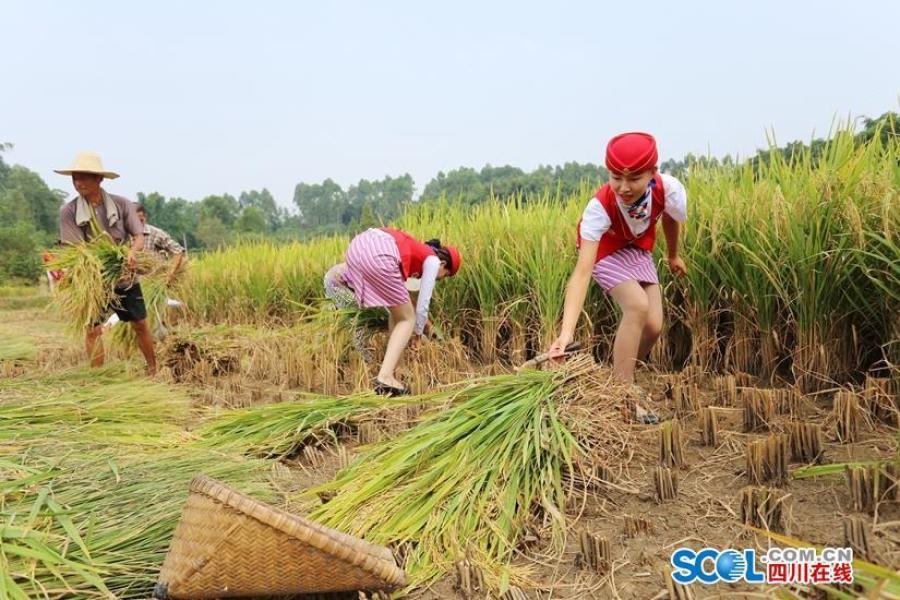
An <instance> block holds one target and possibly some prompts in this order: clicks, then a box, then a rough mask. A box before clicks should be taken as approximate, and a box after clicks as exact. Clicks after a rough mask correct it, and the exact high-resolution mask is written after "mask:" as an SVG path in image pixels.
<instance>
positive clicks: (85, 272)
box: [47, 234, 159, 333]
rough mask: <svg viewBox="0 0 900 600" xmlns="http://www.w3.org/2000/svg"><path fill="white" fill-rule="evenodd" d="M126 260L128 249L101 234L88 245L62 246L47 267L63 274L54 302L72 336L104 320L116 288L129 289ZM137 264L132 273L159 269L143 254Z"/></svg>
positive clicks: (150, 256)
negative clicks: (123, 287) (66, 322)
mask: <svg viewBox="0 0 900 600" xmlns="http://www.w3.org/2000/svg"><path fill="white" fill-rule="evenodd" d="M127 256H128V248H127V247H125V246H120V245H118V244H116V243H115V242H113V241H112V238H110V237H109V235H106V234H102V235H98V236H96V237H95V238H94V239H92V240H91V241H89V242H80V243H78V244H69V245H66V246H64V247H63V248H61V249H60V250H59V252H58V253H57V255H56V257H55V258H54V259H53V260H52V261H51V262H50V263H49V264H48V266H47V268H48V269H53V270H62V271H64V272H65V276H64V277H63V278H62V280H61V281H60V282H59V285H58V286H57V288H56V294H55V297H54V302H55V303H56V304H57V306H59V308H60V310H61V311H62V312H63V313H64V314H65V315H67V317H68V321H69V325H70V327H71V329H72V331H73V332H75V333H82V332H83V331H84V329H85V328H86V327H89V326H91V325H94V324H97V323H101V322H102V321H103V320H104V319H105V318H106V317H107V310H108V307H109V306H111V305H112V304H113V302H114V301H115V291H114V290H115V287H116V285H117V284H120V283H122V284H123V285H128V284H129V283H130V281H132V280H133V279H132V274H130V273H129V272H128V271H127V268H126V267H125V259H126V258H127ZM137 263H138V264H137V266H136V269H135V272H136V273H147V272H150V271H152V270H154V269H155V268H156V267H157V266H158V264H159V259H158V258H157V257H156V256H154V255H152V254H149V253H144V252H142V253H139V255H138V257H137Z"/></svg>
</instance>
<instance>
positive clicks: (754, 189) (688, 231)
mask: <svg viewBox="0 0 900 600" xmlns="http://www.w3.org/2000/svg"><path fill="white" fill-rule="evenodd" d="M685 181H686V185H687V188H688V194H689V198H690V205H689V221H688V223H687V226H686V228H685V230H684V233H683V236H682V249H683V257H684V258H685V261H686V262H687V264H688V275H687V277H686V278H684V279H681V280H673V279H671V278H670V277H669V276H668V274H667V273H665V267H664V266H663V265H662V264H661V265H660V273H661V276H662V277H663V286H664V294H665V302H666V327H665V331H664V334H663V338H662V339H661V342H660V343H659V344H658V345H657V347H656V348H655V349H654V352H653V354H652V356H651V357H650V359H649V360H648V361H647V363H646V364H644V365H642V366H641V367H640V368H639V370H638V375H637V377H638V382H639V383H640V384H642V385H643V386H644V387H645V388H647V389H648V390H650V391H652V393H653V406H652V408H653V409H654V410H656V411H657V413H658V414H660V415H661V416H662V417H663V419H662V422H661V423H660V424H658V425H637V424H631V423H629V421H628V419H627V418H626V415H625V405H624V393H623V389H622V387H621V386H620V385H618V384H617V383H616V382H615V381H614V380H613V379H612V378H611V376H610V372H609V368H608V366H609V354H610V348H611V342H612V336H613V334H614V331H615V326H616V322H617V314H616V309H615V307H614V306H613V305H612V304H611V303H610V302H609V301H608V300H607V299H606V298H605V297H603V296H602V294H600V293H598V290H596V289H594V290H592V292H591V294H590V296H589V299H588V303H587V305H586V308H585V314H584V315H583V321H582V324H583V326H582V327H581V328H580V334H581V336H582V339H581V341H582V342H583V343H584V345H585V347H586V348H590V351H589V352H585V353H582V354H580V355H577V356H576V357H575V358H573V359H570V360H569V361H568V362H567V363H565V364H559V365H552V366H551V368H549V369H547V370H526V371H521V372H519V371H516V370H515V367H516V366H517V365H519V364H521V363H522V362H524V361H525V360H527V359H529V358H531V357H533V356H534V355H535V354H536V353H538V352H540V351H542V350H543V349H545V348H546V347H547V346H549V344H550V343H551V341H552V340H553V338H554V337H555V334H556V328H557V324H558V319H559V317H560V315H561V312H562V303H563V296H564V291H565V286H566V281H567V278H568V275H569V273H570V270H571V268H572V265H573V264H574V260H575V247H574V246H575V245H574V241H575V223H576V222H577V220H578V217H579V214H580V212H581V210H582V209H583V206H584V203H585V201H586V198H588V197H589V196H590V195H591V193H592V191H593V190H591V189H590V188H587V187H586V188H585V190H584V193H583V194H579V195H577V196H574V197H558V196H557V195H555V194H553V193H552V192H548V193H547V194H546V195H544V196H543V197H540V198H527V199H526V198H522V199H518V200H514V201H508V202H500V201H490V202H486V203H484V204H480V205H477V206H475V207H465V208H463V207H460V206H458V205H455V204H453V203H440V202H434V203H429V204H426V205H419V206H414V207H412V208H411V209H410V210H409V211H408V212H407V213H406V214H405V215H404V216H403V217H402V218H401V219H400V220H399V221H398V222H396V223H394V225H396V226H398V227H401V228H403V229H407V230H409V231H410V232H412V233H414V234H416V235H419V236H422V237H423V238H430V237H440V238H441V240H442V241H446V242H449V243H453V244H454V245H458V246H459V247H460V248H461V250H462V252H463V256H464V264H463V268H462V269H461V271H460V272H459V274H458V276H457V277H455V278H453V279H451V280H447V281H442V282H441V283H440V284H439V285H438V289H437V290H436V292H435V297H434V300H433V304H432V305H433V320H434V321H435V323H436V324H437V325H438V329H439V331H440V337H439V339H435V340H429V341H425V342H423V343H421V344H419V345H417V346H415V347H412V348H410V349H409V350H408V351H407V353H406V355H405V356H404V360H403V363H402V365H401V369H400V377H401V379H403V380H404V381H406V382H408V383H409V384H410V386H411V387H412V389H413V391H414V392H416V394H417V395H414V396H410V397H403V398H398V399H388V398H382V397H377V396H374V395H373V394H372V393H371V392H369V387H370V381H371V378H372V377H373V375H374V374H375V372H376V370H377V367H376V366H374V365H372V364H366V363H365V362H363V360H362V359H361V357H360V356H359V355H358V354H357V353H356V352H355V351H354V350H353V347H352V344H351V326H352V325H353V324H355V323H362V324H366V326H367V327H368V328H369V329H370V331H371V335H370V336H369V338H368V342H369V344H370V346H371V347H372V349H373V351H374V353H375V355H376V356H379V355H380V352H381V351H383V347H384V343H385V339H386V333H385V327H384V323H383V319H382V317H381V315H378V314H354V313H348V312H347V311H337V310H334V309H332V308H330V307H329V306H328V304H327V303H326V302H325V301H324V299H323V297H322V296H323V292H322V276H323V274H324V272H325V271H326V270H327V269H328V268H329V267H330V266H331V265H332V264H334V263H336V262H339V261H340V260H341V257H342V253H343V250H344V248H345V247H346V244H347V242H348V238H341V237H334V238H323V239H319V240H315V241H311V242H308V243H303V244H299V243H298V244H292V245H290V244H289V245H271V244H264V243H257V244H248V245H243V246H238V247H232V248H227V249H224V250H221V251H218V252H214V253H211V254H207V255H205V256H203V257H202V258H200V259H197V260H193V261H191V263H190V265H189V268H188V270H187V272H186V273H185V274H184V276H183V277H182V278H181V279H180V282H179V284H178V286H177V287H176V288H174V289H170V290H166V293H168V294H169V295H170V296H172V297H177V298H179V299H180V300H183V301H184V302H185V303H186V305H187V309H186V310H184V311H173V312H171V313H165V312H164V311H165V309H161V310H162V311H163V312H162V313H160V312H157V314H156V319H158V320H159V321H160V323H162V322H164V325H165V326H164V328H163V329H162V330H160V329H157V331H158V332H160V333H164V334H165V335H164V336H161V337H162V338H163V339H161V341H160V342H159V343H158V346H157V352H158V356H159V361H160V365H161V372H160V373H159V374H158V375H157V376H156V377H153V378H148V377H146V376H144V375H143V363H142V360H141V358H140V355H139V353H137V352H136V351H133V350H130V346H129V344H127V343H114V344H112V352H111V353H110V354H111V355H110V357H109V360H108V364H107V366H106V367H104V368H102V369H94V370H90V369H87V368H86V367H85V362H86V360H85V358H84V356H83V352H82V351H81V348H80V342H79V341H78V340H76V339H74V338H73V337H72V336H71V334H70V333H68V329H70V328H71V323H70V320H68V319H66V317H65V315H63V314H61V313H60V311H59V309H58V308H56V307H55V306H56V305H55V304H52V303H51V304H47V305H46V306H44V304H46V303H47V302H48V301H49V300H50V299H49V298H48V296H47V294H46V293H41V292H39V291H36V290H31V289H10V290H7V291H6V292H3V291H2V290H0V339H2V345H0V598H17V599H18V598H111V597H116V598H148V597H151V595H152V592H153V587H154V583H155V582H156V579H157V576H158V574H159V570H160V567H161V565H162V562H163V558H164V556H165V554H166V551H167V549H168V547H169V542H170V540H171V536H172V533H173V531H174V528H175V526H176V524H177V522H178V519H179V516H180V513H181V509H182V507H183V505H184V502H185V500H186V498H187V495H188V484H189V482H190V481H191V479H192V478H193V477H194V476H196V475H199V474H205V475H208V476H211V477H214V478H216V479H218V480H220V481H222V482H224V483H226V484H228V485H229V486H232V487H234V488H235V489H237V490H239V491H241V492H243V493H245V494H248V495H251V496H253V497H256V498H259V499H261V500H264V501H267V502H270V503H271V504H273V505H275V506H277V507H280V508H284V509H286V510H289V511H291V512H294V513H296V514H300V515H303V516H306V517H308V518H310V519H312V520H314V521H317V522H319V523H322V524H324V525H327V526H330V527H334V528H336V529H339V530H341V531H344V532H346V533H350V534H353V535H357V536H359V537H362V538H364V539H366V540H368V541H371V542H373V543H376V544H383V545H385V546H387V547H389V548H390V549H391V550H392V552H393V553H394V556H395V557H396V559H397V561H398V563H399V564H400V565H401V566H403V568H404V569H405V571H406V574H407V580H408V583H409V586H408V587H407V588H405V589H402V590H398V591H396V592H394V594H395V597H409V598H423V599H432V598H503V599H505V600H521V599H526V598H529V599H535V600H536V599H539V598H540V599H549V598H602V599H605V598H622V599H660V600H662V599H687V598H826V597H833V598H856V597H864V598H900V445H898V444H900V438H898V427H900V403H898V402H900V401H898V395H900V237H898V232H900V141H897V140H894V141H892V142H889V143H887V144H884V143H883V142H881V141H879V139H878V136H876V137H875V139H874V140H873V141H871V142H869V143H866V144H864V145H860V144H858V143H856V141H855V140H854V138H853V136H852V134H851V133H850V132H837V133H836V134H835V135H833V136H832V138H831V140H830V142H829V143H828V145H827V147H826V149H825V151H824V152H823V154H822V155H821V156H817V157H815V159H814V157H812V156H811V155H809V154H798V155H795V156H794V158H793V159H792V160H786V159H783V158H781V157H780V155H777V154H774V153H773V158H772V159H771V161H770V162H766V163H763V164H759V165H756V166H754V165H751V164H741V165H737V166H725V167H703V168H701V167H697V168H695V169H694V170H692V171H691V173H690V174H689V176H688V177H687V178H686V179H685ZM659 250H661V248H658V251H659ZM160 294H161V297H163V298H164V297H165V294H162V293H160ZM117 327H121V325H120V326H117ZM107 337H108V338H109V337H111V336H107ZM772 545H778V546H781V547H785V546H792V545H794V546H808V545H814V546H819V547H822V546H832V547H834V546H838V547H840V546H850V547H852V548H853V549H854V552H855V557H856V559H857V560H856V562H855V563H854V570H855V575H856V583H855V584H854V586H845V587H830V588H826V587H821V586H820V587H816V588H812V587H810V586H793V587H790V586H749V585H747V584H725V583H720V584H717V585H713V586H702V585H699V584H696V585H692V586H686V587H682V586H676V585H675V584H674V583H673V582H672V580H671V578H670V577H669V572H670V570H671V567H670V565H669V557H670V556H671V554H672V552H673V550H674V549H676V548H678V547H681V546H688V547H691V548H694V549H700V548H703V547H706V546H711V547H715V548H719V549H724V548H739V549H740V548H757V549H758V550H765V549H766V548H768V547H770V546H772ZM361 596H366V597H374V596H373V595H372V594H369V593H366V592H361V593H360V594H357V593H353V594H351V595H349V596H346V597H348V598H359V597H361ZM336 597H340V596H336Z"/></svg>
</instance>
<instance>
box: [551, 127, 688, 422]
mask: <svg viewBox="0 0 900 600" xmlns="http://www.w3.org/2000/svg"><path fill="white" fill-rule="evenodd" d="M657 160H658V152H657V149H656V140H654V139H653V136H651V135H649V134H647V133H638V132H634V133H624V134H621V135H618V136H616V137H614V138H613V139H612V140H610V142H609V144H608V145H607V147H606V168H607V169H608V170H609V174H610V176H609V182H608V183H606V184H605V185H604V186H603V187H601V188H600V190H599V191H598V192H597V194H596V196H594V197H593V198H591V200H590V201H589V202H588V205H587V207H586V208H585V209H584V213H583V215H582V218H581V222H580V223H579V224H578V246H579V250H578V262H577V264H576V265H575V270H574V272H573V273H572V277H571V279H570V280H569V285H568V287H567V288H566V299H565V307H564V310H563V322H562V328H561V331H560V335H559V338H558V339H557V340H556V342H554V343H553V345H552V346H551V347H550V355H551V356H557V355H561V354H562V353H563V351H564V349H565V347H566V346H567V345H568V344H569V343H570V342H571V341H572V340H573V338H574V336H575V327H576V325H577V324H578V317H579V316H580V315H581V311H582V308H583V307H584V299H585V296H586V295H587V289H588V285H589V284H590V280H591V278H592V277H593V279H594V280H595V281H596V282H597V283H598V284H599V285H600V287H602V288H603V290H604V291H605V292H606V293H608V294H609V295H610V296H611V297H612V298H613V300H615V301H616V303H617V304H618V305H619V308H621V310H622V320H621V321H620V322H619V328H618V330H617V331H616V338H615V342H614V343H613V373H614V375H615V376H616V377H617V378H618V379H620V380H622V381H623V382H625V383H628V384H631V385H632V393H631V396H632V400H633V401H634V411H635V418H636V420H638V421H640V422H644V423H653V422H656V421H657V420H658V419H657V418H656V416H655V415H654V414H652V413H650V412H649V411H647V410H646V409H645V408H644V407H643V406H641V404H640V403H641V401H642V400H643V399H646V397H647V394H646V393H645V392H643V391H642V390H641V389H640V388H638V387H637V386H634V369H635V366H636V364H637V361H638V360H643V359H644V358H645V357H646V356H647V355H648V354H649V352H650V349H651V348H652V347H653V344H654V343H655V342H656V340H657V338H659V334H660V332H661V330H662V319H663V310H662V294H661V291H660V287H659V278H658V276H657V273H656V267H655V265H654V264H653V257H652V255H651V252H652V251H653V245H654V242H655V241H656V223H657V221H659V220H660V219H662V222H663V233H664V234H665V237H666V250H667V252H666V260H667V262H668V265H669V269H670V270H671V271H672V272H673V273H675V274H676V275H684V273H685V272H686V267H685V264H684V261H683V260H682V259H681V258H680V257H679V256H678V234H679V222H682V221H685V220H686V218H687V194H686V193H685V190H684V186H683V185H682V184H681V182H680V181H678V180H677V179H675V178H674V177H671V176H669V175H662V174H660V173H659V172H658V171H657V168H656V164H657Z"/></svg>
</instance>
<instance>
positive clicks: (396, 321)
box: [325, 227, 461, 396]
mask: <svg viewBox="0 0 900 600" xmlns="http://www.w3.org/2000/svg"><path fill="white" fill-rule="evenodd" d="M460 263H461V258H460V255H459V251H457V249H456V248H454V247H453V246H442V245H441V242H440V241H439V240H429V241H428V242H426V243H422V242H420V241H418V240H417V239H415V238H414V237H412V236H411V235H409V234H408V233H405V232H403V231H400V230H398V229H390V228H388V227H382V228H380V229H368V230H366V231H364V232H362V233H360V234H359V235H357V236H356V237H354V238H353V240H352V241H351V242H350V247H349V248H348V249H347V254H346V262H343V263H340V264H338V265H335V266H334V267H332V268H331V270H329V271H328V273H327V274H326V276H325V293H326V295H327V296H328V297H330V298H332V299H334V300H335V302H339V299H340V297H341V292H342V290H343V291H344V292H346V291H347V290H350V291H352V293H353V296H354V297H355V300H356V304H358V305H359V306H362V307H365V308H371V307H376V306H382V307H386V308H387V309H388V312H389V313H390V317H391V325H392V328H391V335H390V338H388V345H387V350H386V351H385V355H384V360H383V361H382V363H381V369H380V370H379V371H378V375H377V376H376V377H375V381H374V386H375V391H376V392H377V393H379V394H384V395H390V396H399V395H403V394H408V393H409V388H407V387H406V386H405V385H403V384H402V383H400V381H399V380H398V379H397V378H396V377H395V376H394V369H396V368H397V363H398V362H399V361H400V355H401V354H402V353H403V350H404V349H405V348H406V346H407V344H408V343H409V340H410V338H411V337H412V335H413V334H414V333H415V334H416V335H417V336H421V335H422V334H423V333H428V331H427V329H428V327H430V323H429V321H428V306H429V304H430V303H431V293H432V292H433V291H434V284H435V282H436V281H437V280H438V279H442V278H443V277H447V276H453V275H455V274H456V272H457V271H458V270H459V266H460ZM411 277H417V278H419V279H420V281H421V286H420V288H419V297H418V301H417V302H416V307H415V308H413V305H412V302H411V300H410V297H409V291H408V290H407V289H406V280H407V279H409V278H411ZM344 296H346V294H344Z"/></svg>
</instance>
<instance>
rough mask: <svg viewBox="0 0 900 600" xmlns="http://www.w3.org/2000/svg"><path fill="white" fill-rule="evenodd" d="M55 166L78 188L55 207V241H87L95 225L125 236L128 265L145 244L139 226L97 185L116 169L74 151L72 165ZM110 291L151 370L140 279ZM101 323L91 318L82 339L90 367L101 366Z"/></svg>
mask: <svg viewBox="0 0 900 600" xmlns="http://www.w3.org/2000/svg"><path fill="white" fill-rule="evenodd" d="M56 172H57V173H59V174H60V175H71V176H72V185H73V186H74V187H75V191H76V192H78V195H77V196H76V197H75V198H73V199H72V200H70V201H68V202H66V203H65V204H63V206H62V208H61V209H60V211H59V239H60V241H61V242H62V243H64V244H75V243H78V242H84V241H88V240H90V239H91V238H92V237H94V228H95V227H97V228H99V229H102V230H103V231H105V232H106V233H108V234H109V236H110V237H111V238H112V240H113V241H114V242H116V243H117V244H126V243H128V242H129V240H130V242H131V249H130V251H129V253H128V258H127V262H126V266H127V267H128V269H129V270H132V271H133V270H134V267H135V253H136V252H139V251H141V250H142V249H143V248H144V233H143V232H144V226H143V224H142V223H141V220H140V219H139V218H138V215H137V211H136V210H135V205H134V204H133V203H132V202H130V201H129V200H128V199H126V198H123V197H121V196H114V195H113V194H109V193H107V192H106V190H104V189H103V188H102V187H101V185H100V184H101V183H102V182H103V180H104V179H116V178H117V177H118V176H119V175H118V174H117V173H114V172H112V171H107V170H106V169H104V168H103V163H102V161H101V160H100V156H99V155H97V154H95V153H93V152H82V153H80V154H78V156H76V157H75V160H74V161H73V163H72V165H71V166H69V167H66V168H64V169H56ZM92 222H93V223H92ZM115 291H116V294H117V296H118V299H117V301H116V302H115V304H114V305H113V306H110V307H109V309H110V310H111V311H115V313H116V314H117V315H118V316H119V319H121V320H122V321H127V322H129V323H131V327H132V328H133V329H134V333H135V335H136V337H137V341H138V346H139V347H140V349H141V353H142V354H143V355H144V359H145V360H146V361H147V371H148V373H150V374H153V373H155V372H156V354H155V352H154V350H153V336H152V335H151V333H150V328H149V327H148V326H147V321H146V319H147V308H146V306H145V305H144V296H143V292H142V291H141V284H140V283H138V281H137V280H136V279H135V278H131V277H130V278H129V280H128V281H127V282H124V281H123V282H120V285H118V286H117V287H116V290H115ZM101 323H102V322H101ZM101 323H93V324H92V325H91V326H90V327H89V328H88V330H87V333H86V335H85V340H84V345H85V349H86V350H87V354H88V357H89V358H90V360H91V366H94V367H99V366H102V365H103V360H104V353H103V342H102V341H101V339H100V336H101V334H102V333H103V329H102V325H101Z"/></svg>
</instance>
